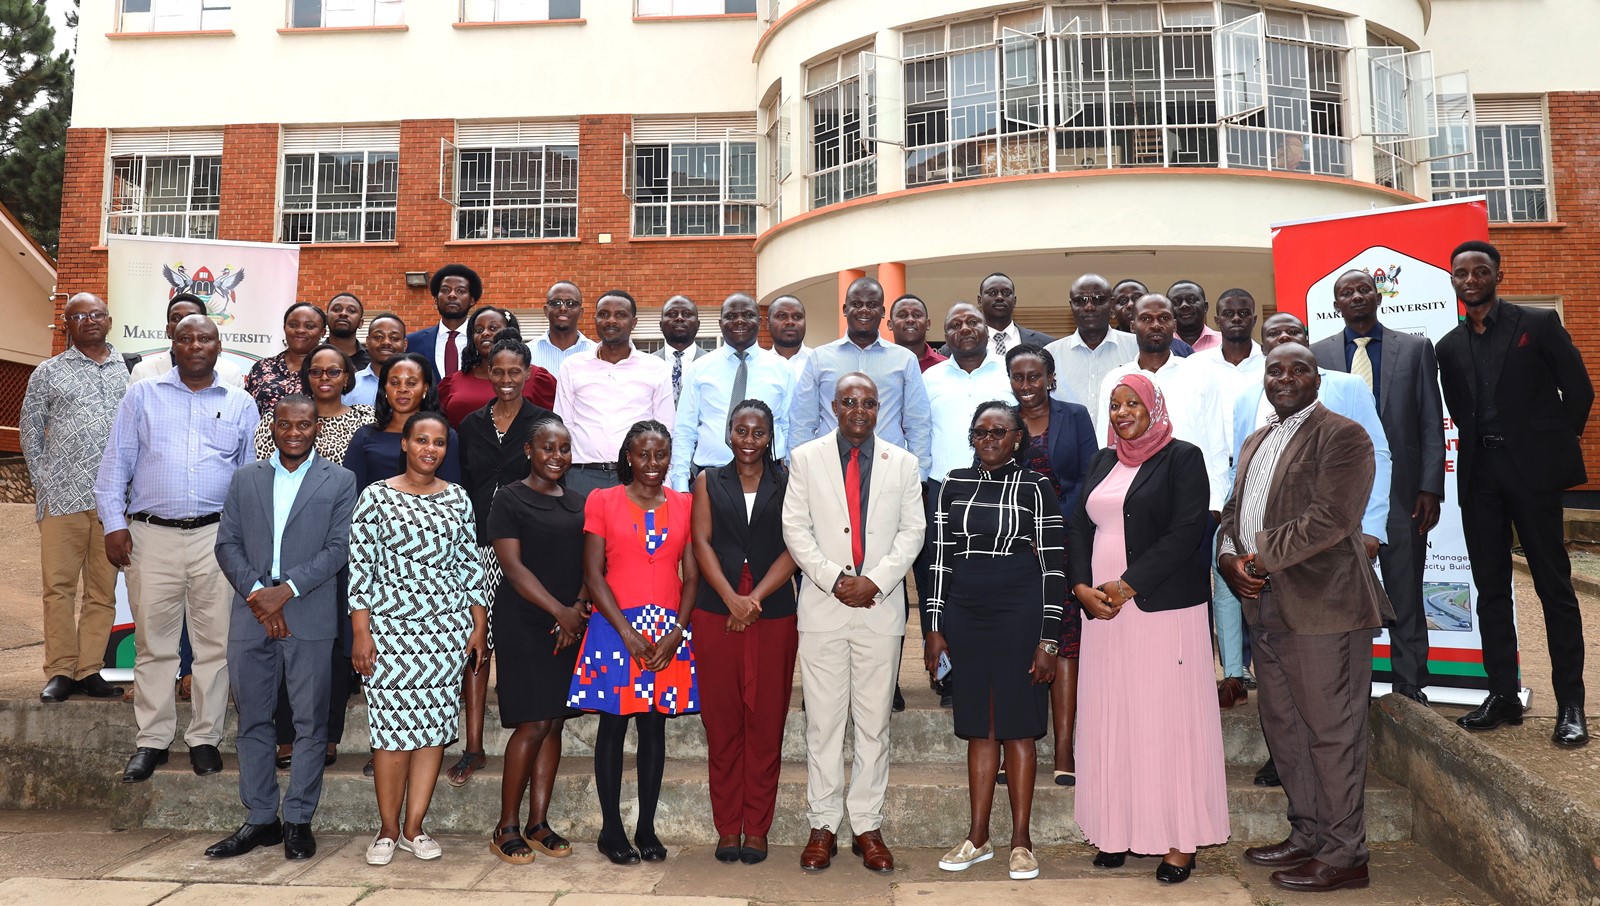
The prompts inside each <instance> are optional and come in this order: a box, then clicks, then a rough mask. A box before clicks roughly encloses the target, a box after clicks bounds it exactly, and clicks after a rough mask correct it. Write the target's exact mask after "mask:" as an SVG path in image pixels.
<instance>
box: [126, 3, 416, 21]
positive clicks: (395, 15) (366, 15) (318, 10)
mask: <svg viewBox="0 0 1600 906" xmlns="http://www.w3.org/2000/svg"><path fill="white" fill-rule="evenodd" d="M157 2H159V0H157ZM404 22H405V0H289V27H290V28H361V27H365V26H372V25H401V24H403V23H404Z"/></svg>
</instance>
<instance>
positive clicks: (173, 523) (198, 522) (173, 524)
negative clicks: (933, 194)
mask: <svg viewBox="0 0 1600 906" xmlns="http://www.w3.org/2000/svg"><path fill="white" fill-rule="evenodd" d="M128 518H129V519H132V520H133V521H134V522H144V523H148V524H149V525H159V526H161V527H162V528H175V529H183V530H185V531H188V530H189V529H197V528H205V527H206V526H208V525H215V524H217V523H218V522H221V521H222V514H221V513H207V514H205V515H204V516H195V517H193V518H191V519H163V518H161V517H160V516H152V515H150V514H149V513H129V514H128Z"/></svg>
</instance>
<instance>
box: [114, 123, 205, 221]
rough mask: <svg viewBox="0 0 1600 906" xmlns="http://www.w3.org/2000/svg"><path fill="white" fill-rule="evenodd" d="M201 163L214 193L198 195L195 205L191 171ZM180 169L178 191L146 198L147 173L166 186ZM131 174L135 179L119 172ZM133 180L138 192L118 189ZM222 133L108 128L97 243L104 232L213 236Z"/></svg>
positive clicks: (193, 173) (171, 184) (131, 183)
mask: <svg viewBox="0 0 1600 906" xmlns="http://www.w3.org/2000/svg"><path fill="white" fill-rule="evenodd" d="M201 167H204V168H206V170H207V171H208V172H209V173H210V174H212V176H213V178H214V179H215V183H216V186H217V193H216V195H214V196H201V199H203V200H200V201H199V202H198V205H197V199H196V196H195V193H194V190H195V188H196V171H197V170H198V169H199V168H201ZM175 169H182V170H183V172H184V174H185V175H184V179H183V186H182V192H181V193H179V192H177V191H172V192H168V193H165V194H161V195H157V196H156V198H155V199H154V200H152V199H151V198H150V195H149V186H150V179H151V178H152V177H165V178H166V179H167V180H168V183H167V185H168V187H169V188H172V189H174V190H176V189H178V188H179V187H178V186H177V185H175V184H173V183H172V182H171V176H172V175H174V174H173V172H172V171H173V170H175ZM126 172H135V173H137V174H138V177H137V180H134V179H123V178H121V177H120V175H119V174H121V173H126ZM134 184H136V185H137V186H138V188H139V194H138V195H137V196H134V195H132V194H126V193H124V192H123V191H122V187H123V186H124V185H134ZM221 185H222V131H221V130H220V129H218V130H204V131H190V132H170V131H165V132H113V133H112V134H111V135H110V136H109V138H108V139H107V144H106V175H105V197H104V199H103V201H102V212H103V214H104V216H103V217H102V218H101V221H100V235H101V242H102V243H104V241H105V237H107V236H170V237H175V238H187V239H215V238H217V219H218V212H219V210H220V209H221V207H222V192H221Z"/></svg>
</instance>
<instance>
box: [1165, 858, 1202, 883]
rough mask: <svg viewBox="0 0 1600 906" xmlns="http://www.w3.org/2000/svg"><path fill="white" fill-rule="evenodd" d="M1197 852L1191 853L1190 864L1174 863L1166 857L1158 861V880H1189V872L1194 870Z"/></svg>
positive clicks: (1176, 881)
mask: <svg viewBox="0 0 1600 906" xmlns="http://www.w3.org/2000/svg"><path fill="white" fill-rule="evenodd" d="M1195 858H1196V857H1195V854H1194V853H1190V854H1189V864H1188V865H1173V864H1172V863H1171V862H1168V861H1166V860H1165V859H1163V860H1161V861H1160V862H1158V863H1156V880H1157V881H1160V882H1162V883H1163V884H1182V883H1183V882H1184V881H1187V880H1189V873H1190V872H1192V871H1194V864H1195Z"/></svg>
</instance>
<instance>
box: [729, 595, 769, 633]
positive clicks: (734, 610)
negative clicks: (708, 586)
mask: <svg viewBox="0 0 1600 906" xmlns="http://www.w3.org/2000/svg"><path fill="white" fill-rule="evenodd" d="M722 603H723V604H724V605H726V606H727V608H728V623H727V626H726V627H725V630H726V631H727V632H744V631H745V630H746V629H749V628H750V625H751V624H752V623H754V622H755V621H757V620H759V619H761V599H760V598H758V597H756V596H755V595H741V594H739V593H738V592H734V593H733V594H731V595H728V596H727V597H725V598H723V599H722Z"/></svg>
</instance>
